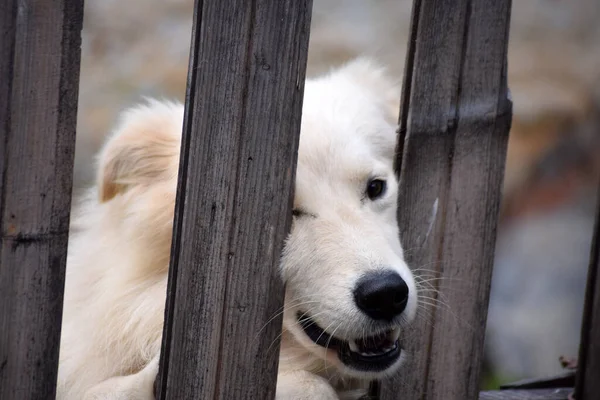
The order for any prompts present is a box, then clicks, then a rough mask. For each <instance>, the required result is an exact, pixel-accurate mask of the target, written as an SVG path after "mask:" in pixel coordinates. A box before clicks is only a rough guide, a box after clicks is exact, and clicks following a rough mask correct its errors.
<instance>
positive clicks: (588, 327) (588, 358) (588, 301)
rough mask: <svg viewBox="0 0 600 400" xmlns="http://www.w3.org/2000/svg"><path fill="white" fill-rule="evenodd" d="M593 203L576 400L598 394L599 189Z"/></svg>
mask: <svg viewBox="0 0 600 400" xmlns="http://www.w3.org/2000/svg"><path fill="white" fill-rule="evenodd" d="M596 202H597V211H596V225H595V228H594V236H593V238H592V250H591V255H590V266H589V269H588V277H587V288H586V293H585V304H584V309H583V322H582V326H581V344H580V350H579V360H578V363H577V368H578V370H577V381H576V384H575V385H576V386H575V389H576V398H577V400H596V399H597V398H598V396H599V394H600V379H599V378H600V185H598V196H597V199H596Z"/></svg>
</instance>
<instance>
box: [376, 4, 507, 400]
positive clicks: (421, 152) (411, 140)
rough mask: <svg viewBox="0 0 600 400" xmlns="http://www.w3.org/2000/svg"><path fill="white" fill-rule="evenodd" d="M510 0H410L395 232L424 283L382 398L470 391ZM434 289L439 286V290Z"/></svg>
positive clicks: (453, 399) (449, 397)
mask: <svg viewBox="0 0 600 400" xmlns="http://www.w3.org/2000/svg"><path fill="white" fill-rule="evenodd" d="M510 8H511V2H510V0H416V1H415V3H414V5H413V16H412V30H411V35H410V43H409V53H408V55H407V63H406V70H405V80H404V88H403V95H402V106H401V108H402V109H401V118H400V125H401V126H400V130H399V131H400V138H399V144H398V151H399V160H398V162H397V168H400V172H399V173H400V195H399V207H398V222H399V226H400V232H401V233H400V235H401V236H400V238H401V240H402V243H403V245H404V248H405V250H406V258H407V261H408V263H409V265H410V266H411V267H412V268H413V269H414V270H415V271H416V275H417V276H422V279H423V280H429V283H426V284H424V286H423V287H422V289H421V290H422V292H421V295H422V296H424V297H421V300H422V301H423V303H422V304H423V305H422V306H421V311H420V316H419V322H418V323H417V327H416V329H413V330H412V332H408V333H407V334H406V335H405V336H406V337H405V338H404V342H403V346H404V348H405V349H406V352H407V354H408V355H407V360H406V362H407V364H408V365H406V366H405V367H404V368H401V369H400V371H399V372H398V373H397V375H396V376H395V377H394V378H393V379H389V380H385V381H383V382H381V385H380V387H381V390H380V398H381V399H383V400H392V399H398V400H399V399H411V400H413V399H444V400H470V399H477V397H478V394H479V374H480V369H481V361H482V356H483V340H484V335H485V324H486V316H487V306H488V298H489V290H490V280H491V275H492V262H493V256H494V247H495V238H496V223H497V215H498V208H499V203H500V195H501V193H500V192H501V186H502V179H503V174H504V165H505V157H506V146H507V139H508V131H509V129H510V122H511V110H512V104H511V102H510V100H509V99H508V89H507V83H506V73H507V71H506V64H507V60H506V53H507V44H508V30H509V19H510ZM438 291H439V293H438Z"/></svg>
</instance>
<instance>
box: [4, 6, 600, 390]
mask: <svg viewBox="0 0 600 400" xmlns="http://www.w3.org/2000/svg"><path fill="white" fill-rule="evenodd" d="M311 3H312V2H311V0H254V1H245V0H197V1H196V9H195V13H194V27H193V37H192V47H191V52H190V64H189V76H188V88H187V95H186V112H185V121H184V129H183V142H182V149H181V165H180V175H179V176H180V178H179V186H178V193H177V204H176V212H175V223H174V226H175V228H174V232H173V248H172V255H171V266H170V273H169V287H168V299H167V310H166V320H165V328H164V335H163V348H162V353H161V368H160V372H159V375H158V377H157V388H158V390H157V397H158V398H160V399H184V398H202V399H223V400H225V399H227V400H229V399H269V398H273V396H274V393H275V384H276V372H277V364H278V357H277V354H276V352H272V351H270V352H267V351H266V350H267V348H268V346H269V345H270V344H271V343H272V342H273V341H274V340H277V339H276V338H277V336H278V334H279V331H280V325H281V320H280V319H279V320H277V319H276V320H275V321H271V323H269V324H266V322H267V321H268V320H269V318H270V317H271V316H272V315H274V314H275V313H276V311H277V310H278V309H279V308H280V307H281V305H282V302H283V285H282V283H281V282H280V279H279V277H278V276H277V264H278V261H279V254H280V251H281V248H282V243H283V239H284V237H285V236H286V233H287V231H288V229H289V226H290V217H291V212H290V211H291V202H292V198H293V182H294V176H295V161H296V151H297V145H298V135H299V127H300V114H301V106H302V97H303V85H304V75H305V66H306V55H307V47H308V36H309V26H310V15H311ZM510 7H511V2H510V0H415V2H414V6H413V17H412V31H411V38H410V43H409V52H408V55H407V62H406V72H405V80H404V87H403V93H402V102H401V103H402V104H401V119H400V131H399V132H400V135H399V141H398V154H399V157H398V162H397V168H398V173H399V176H400V186H401V191H400V193H401V194H400V199H399V203H400V207H399V215H398V220H399V223H400V227H401V238H402V240H403V243H404V246H405V248H407V249H411V250H410V251H408V252H407V254H408V257H409V263H410V264H411V265H425V264H427V265H429V266H430V269H433V270H435V273H436V275H437V276H438V277H442V278H444V279H442V280H441V281H438V282H445V283H444V284H438V287H437V290H440V291H441V292H442V293H444V295H445V298H444V301H445V302H446V303H447V306H448V307H449V309H450V310H451V311H447V310H445V309H444V308H442V309H436V308H433V307H429V306H428V305H425V307H426V313H427V314H429V315H430V316H431V317H432V320H433V321H429V322H433V323H425V322H421V323H420V325H419V326H418V327H417V328H418V329H419V330H420V331H419V335H415V336H414V339H413V340H411V341H410V342H409V343H407V344H406V345H407V347H409V349H410V350H411V353H412V354H414V356H413V359H412V360H410V363H411V366H410V368H404V369H402V370H401V372H400V373H399V374H398V376H397V377H395V378H393V379H390V380H387V381H384V382H381V383H379V384H377V385H374V386H373V392H374V393H373V394H374V396H376V397H377V396H378V397H379V398H381V399H384V400H392V399H404V400H411V399H456V400H464V399H476V398H477V397H478V396H479V397H480V398H482V399H497V398H503V399H510V398H513V399H546V400H550V399H565V398H566V394H567V393H569V392H570V390H571V389H570V388H567V389H565V390H557V389H540V390H507V391H498V392H490V393H481V394H479V390H478V389H479V374H480V367H481V359H482V354H483V338H484V332H485V331H484V330H485V322H486V314H487V303H488V297H489V286H490V278H491V269H492V259H493V252H494V243H495V231H496V220H497V213H498V205H499V201H500V187H501V183H502V176H503V170H504V161H505V152H506V142H507V137H508V131H509V128H510V121H511V102H510V98H509V95H508V89H507V83H506V68H507V66H506V65H507V62H506V50H507V43H508V28H509V16H510ZM81 24H82V0H54V1H40V0H2V1H1V2H0V26H1V27H2V31H3V32H2V33H3V35H2V36H0V124H1V125H0V127H1V128H0V157H1V161H0V226H1V228H2V233H1V235H2V236H1V247H0V399H2V400H13V399H14V400H17V399H18V400H23V399H52V398H54V393H55V386H56V370H57V360H58V343H59V335H60V322H61V313H62V292H63V282H64V269H65V262H66V247H67V238H68V225H69V209H70V202H71V199H70V197H71V196H70V195H71V184H72V166H73V152H74V143H75V142H74V139H75V125H76V112H77V88H78V78H79V60H80V45H81V39H80V31H81ZM399 95H400V94H399ZM199 176H201V177H202V179H198V177H199ZM406 210H410V212H406ZM599 215H600V208H599ZM599 220H600V217H599ZM598 225H600V223H599V224H598ZM598 236H599V234H598V228H597V229H596V233H595V239H594V241H595V245H594V249H593V253H592V261H591V263H590V273H589V282H588V293H587V296H586V307H585V315H584V324H583V328H582V346H581V354H580V361H581V368H580V370H579V375H578V380H577V399H578V400H591V399H593V398H597V397H594V396H595V395H594V394H597V393H598V390H599V389H598V386H597V385H598V379H597V377H598V376H600V341H599V339H598V338H600V324H599V321H600V320H599V318H598V314H599V313H600V286H599V285H600V280H599V277H600V274H599V273H598V268H599V264H600V262H599V260H598V257H599V255H598V249H599V244H598ZM182 243H185V246H183V245H182ZM200 264H202V266H203V267H202V268H197V266H198V265H200ZM233 270H235V271H236V272H235V273H231V271H233ZM446 289H451V290H446ZM428 295H430V296H432V298H434V299H435V298H436V296H438V292H437V291H434V292H432V293H430V294H428ZM457 315H458V316H460V317H459V318H457ZM265 324H266V325H267V327H266V329H264V330H263V331H262V333H261V335H260V336H259V337H258V338H257V339H255V338H256V337H257V336H256V332H258V331H259V330H260V329H261V328H262V327H263V326H265ZM225 332H227V334H225ZM594 377H596V379H594Z"/></svg>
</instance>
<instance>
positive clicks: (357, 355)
mask: <svg viewBox="0 0 600 400" xmlns="http://www.w3.org/2000/svg"><path fill="white" fill-rule="evenodd" d="M297 317H298V322H299V323H300V326H302V329H303V330H304V333H305V334H306V335H307V336H308V337H309V338H310V339H311V340H312V341H313V342H314V343H316V344H318V345H319V346H322V347H326V348H328V349H332V350H336V351H337V353H338V357H339V359H340V361H341V362H342V363H344V364H345V365H347V366H349V367H351V368H353V369H357V370H361V371H371V372H381V371H384V370H386V369H388V368H389V367H391V366H392V365H393V364H394V363H395V362H396V361H397V360H398V358H400V353H401V352H402V349H401V347H400V342H399V335H400V330H399V329H398V328H396V329H390V330H388V331H385V332H381V333H378V334H375V335H372V336H367V337H362V338H357V339H354V340H342V339H340V338H337V337H335V336H331V335H330V334H328V333H327V332H325V330H324V329H323V328H321V327H320V326H319V325H317V323H316V322H315V321H313V320H312V319H311V318H310V317H309V316H307V315H306V314H303V313H300V312H299V313H298V315H297Z"/></svg>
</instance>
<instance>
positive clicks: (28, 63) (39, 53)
mask: <svg viewBox="0 0 600 400" xmlns="http://www.w3.org/2000/svg"><path fill="white" fill-rule="evenodd" d="M82 17H83V1H82V0H72V1H67V0H56V1H30V0H19V1H17V0H5V1H2V2H0V27H1V28H2V35H0V226H1V229H2V231H1V235H2V236H1V239H0V240H1V243H0V398H1V399H3V400H9V399H18V400H22V399H54V394H55V388H56V369H57V364H58V346H59V337H60V323H61V319H62V298H63V286H64V270H65V263H66V250H67V239H68V229H69V210H70V204H71V185H72V168H73V154H74V150H75V125H76V114H77V95H78V87H79V61H80V45H81V25H82Z"/></svg>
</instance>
